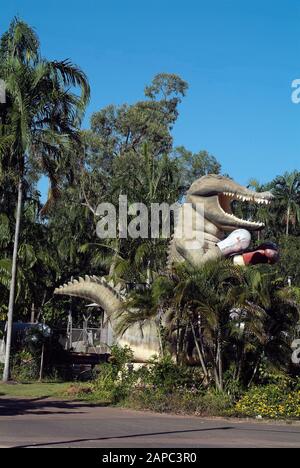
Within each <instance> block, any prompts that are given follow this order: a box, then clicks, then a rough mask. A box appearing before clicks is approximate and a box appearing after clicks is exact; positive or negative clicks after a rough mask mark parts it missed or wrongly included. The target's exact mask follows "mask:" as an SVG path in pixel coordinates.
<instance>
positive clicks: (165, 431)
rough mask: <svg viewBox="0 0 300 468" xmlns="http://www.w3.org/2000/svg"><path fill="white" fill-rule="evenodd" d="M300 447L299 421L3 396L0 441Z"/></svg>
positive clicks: (16, 444) (61, 444)
mask: <svg viewBox="0 0 300 468" xmlns="http://www.w3.org/2000/svg"><path fill="white" fill-rule="evenodd" d="M33 446H38V447H106V448H112V447H120V448H124V447H142V448H150V447H154V448H158V447H161V448H176V447H189V448H201V447H298V448H299V447H300V425H298V424H295V425H288V424H272V425H269V424H266V423H263V422H257V423H255V422H251V423H249V422H245V421H236V420H234V421H232V420H221V419H202V418H196V417H185V416H171V415H159V414H153V413H144V412H137V411H128V410H122V409H117V408H109V407H99V406H98V407H94V406H92V405H88V404H85V403H81V402H74V401H72V402H66V401H55V400H49V399H41V398H39V399H31V400H28V399H11V398H5V397H1V398H0V447H7V448H8V447H33Z"/></svg>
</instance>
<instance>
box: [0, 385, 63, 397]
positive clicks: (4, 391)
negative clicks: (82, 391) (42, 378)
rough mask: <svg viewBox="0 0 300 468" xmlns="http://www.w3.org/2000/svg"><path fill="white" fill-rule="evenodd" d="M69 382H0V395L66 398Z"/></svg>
mask: <svg viewBox="0 0 300 468" xmlns="http://www.w3.org/2000/svg"><path fill="white" fill-rule="evenodd" d="M70 385H71V384H70V383H69V382H64V383H49V382H46V383H43V382H33V383H26V384H25V383H23V384H20V383H18V384H3V383H0V396H6V397H20V398H31V397H32V398H41V397H49V398H53V397H55V398H67V397H66V394H65V392H66V390H67V389H68V388H69V387H70Z"/></svg>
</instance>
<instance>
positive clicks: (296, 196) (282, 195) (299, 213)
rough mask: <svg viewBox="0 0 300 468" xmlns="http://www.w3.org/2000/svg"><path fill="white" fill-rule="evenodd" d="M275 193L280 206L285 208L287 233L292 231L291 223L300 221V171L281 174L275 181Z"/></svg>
mask: <svg viewBox="0 0 300 468" xmlns="http://www.w3.org/2000/svg"><path fill="white" fill-rule="evenodd" d="M274 185H275V188H274V194H275V196H276V198H277V200H278V202H279V206H280V207H282V208H283V210H284V218H285V224H286V228H285V233H286V236H288V235H289V233H290V224H291V221H292V220H294V224H296V223H299V222H300V208H299V201H300V173H299V172H297V171H294V172H291V173H288V172H286V173H285V174H284V175H283V176H279V177H277V178H276V179H275V181H274Z"/></svg>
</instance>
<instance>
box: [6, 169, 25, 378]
mask: <svg viewBox="0 0 300 468" xmlns="http://www.w3.org/2000/svg"><path fill="white" fill-rule="evenodd" d="M22 195H23V180H22V177H20V180H19V184H18V203H17V214H16V227H15V241H14V250H13V259H12V272H11V282H10V289H9V304H8V315H7V335H6V349H5V364H4V371H3V382H8V380H9V363H10V351H11V339H12V328H13V315H14V303H15V293H16V280H17V259H18V248H19V235H20V225H21V214H22Z"/></svg>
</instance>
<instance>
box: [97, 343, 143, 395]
mask: <svg viewBox="0 0 300 468" xmlns="http://www.w3.org/2000/svg"><path fill="white" fill-rule="evenodd" d="M132 360H133V353H132V351H131V349H130V348H129V347H127V346H125V347H124V348H121V347H120V346H118V345H114V346H112V347H111V357H110V359H109V362H108V363H104V364H101V365H100V366H99V367H98V369H97V370H98V376H97V378H96V379H95V382H94V383H93V385H92V391H93V393H94V396H95V397H96V398H99V399H101V400H105V401H111V402H112V403H118V402H119V401H120V400H123V399H124V398H126V396H127V395H128V393H129V392H130V390H131V389H132V387H133V384H134V381H135V379H136V374H135V373H134V372H133V371H132V370H131V369H130V366H129V365H128V364H130V362H131V361H132Z"/></svg>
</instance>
